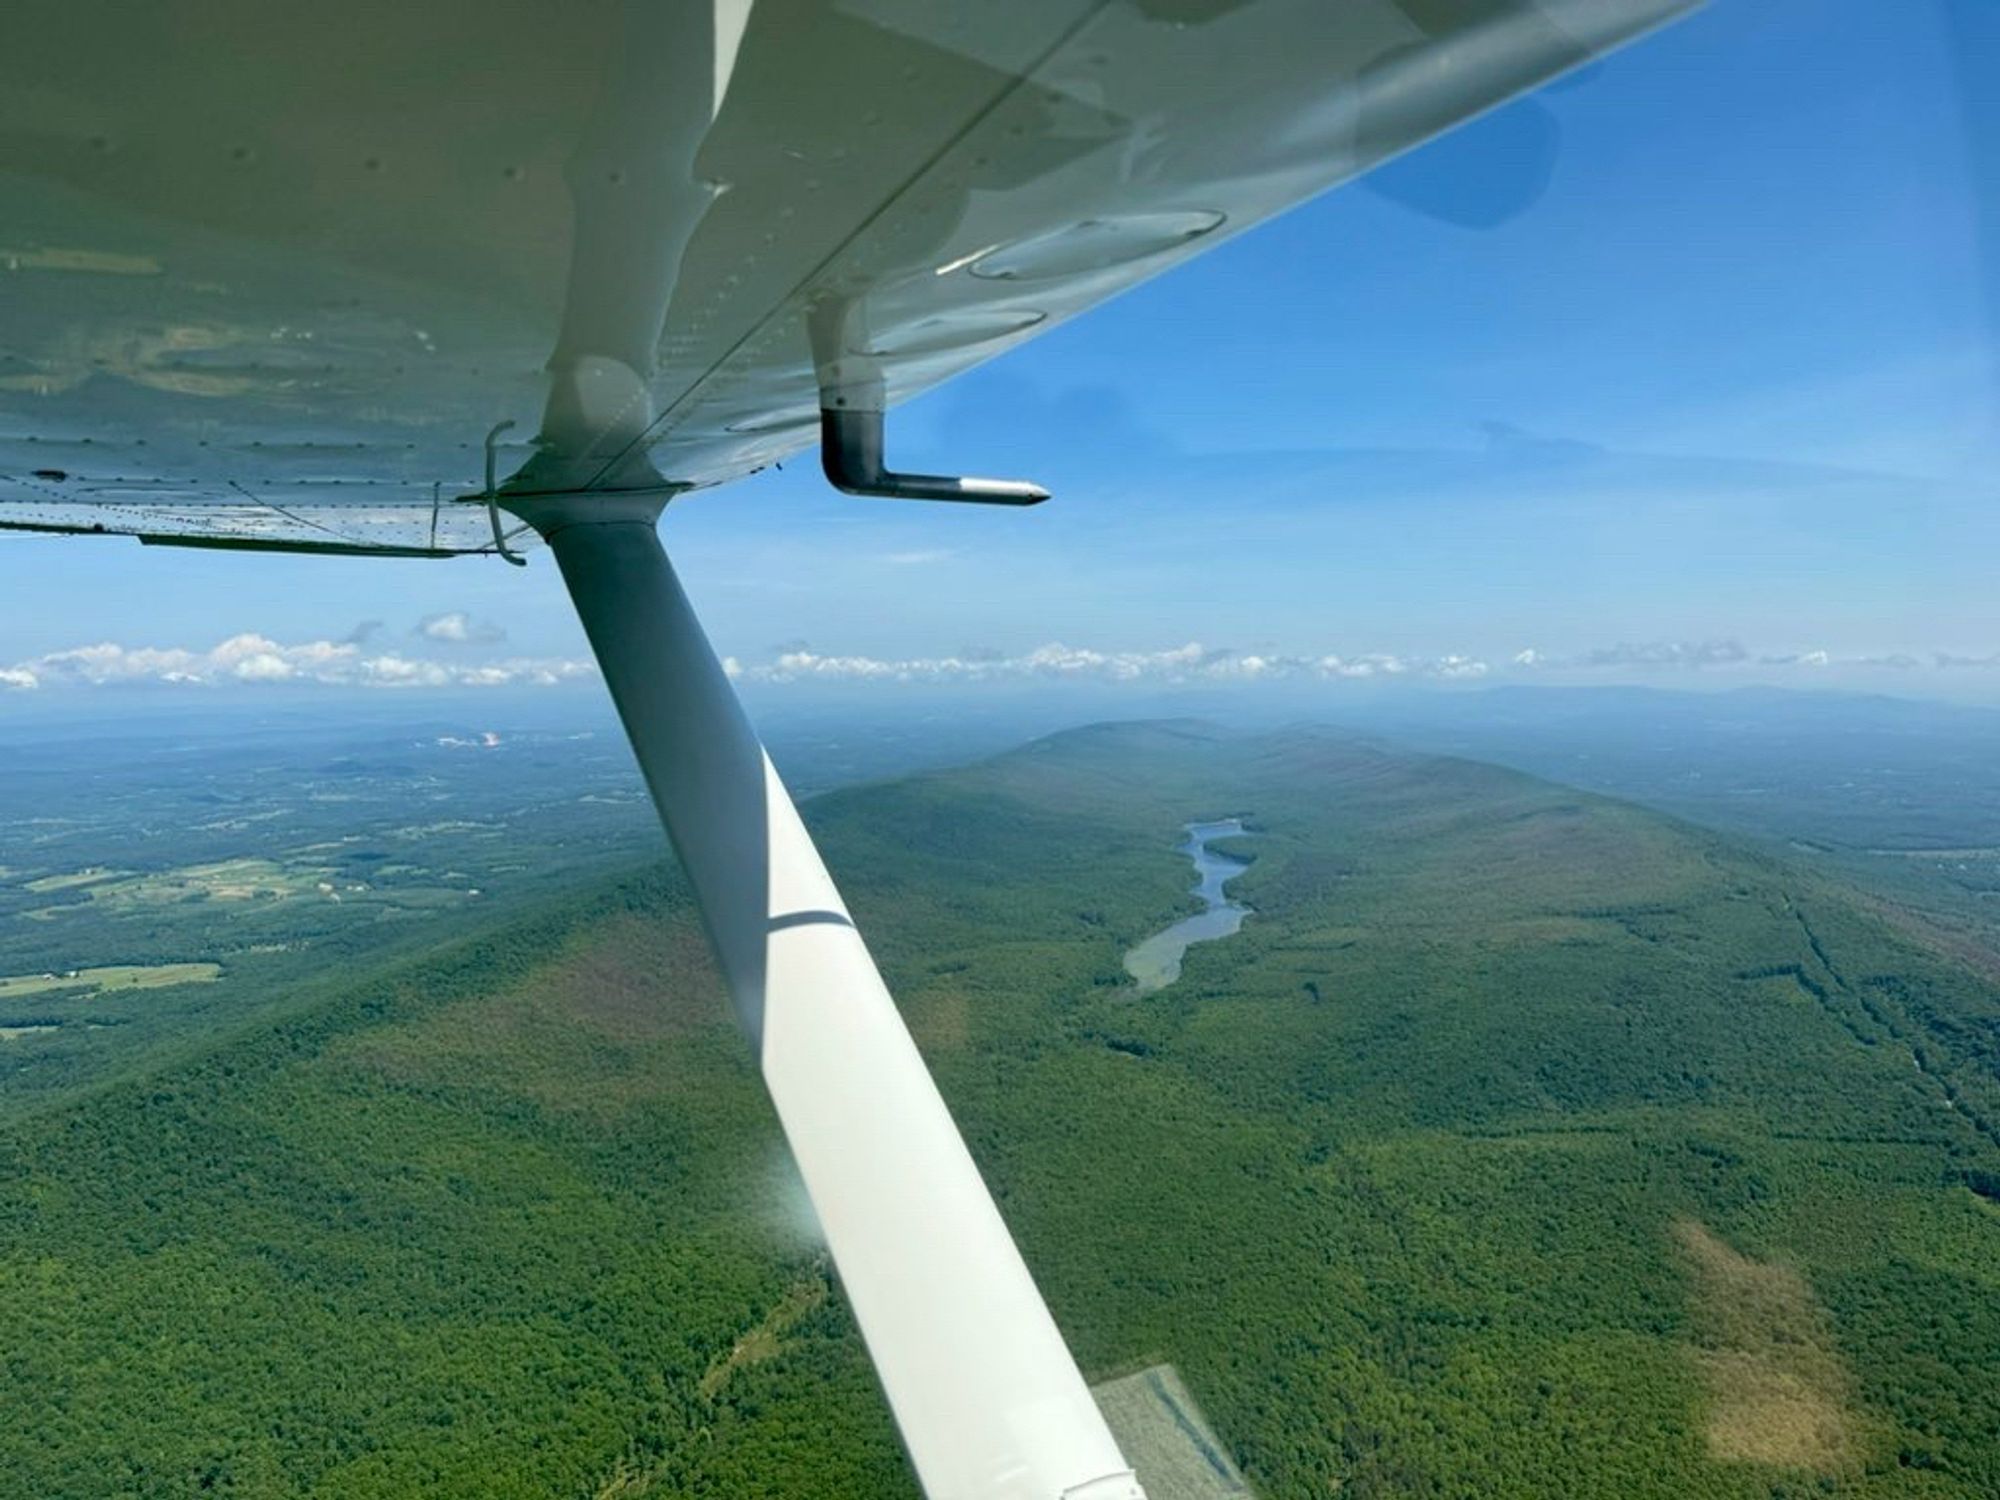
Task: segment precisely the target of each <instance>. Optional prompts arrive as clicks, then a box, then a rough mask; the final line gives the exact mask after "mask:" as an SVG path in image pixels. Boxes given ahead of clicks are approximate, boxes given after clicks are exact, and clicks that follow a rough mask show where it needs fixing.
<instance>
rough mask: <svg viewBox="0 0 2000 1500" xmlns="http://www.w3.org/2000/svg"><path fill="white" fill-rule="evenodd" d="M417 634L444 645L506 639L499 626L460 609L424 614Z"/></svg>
mask: <svg viewBox="0 0 2000 1500" xmlns="http://www.w3.org/2000/svg"><path fill="white" fill-rule="evenodd" d="M417 634H418V635H420V636H422V637H423V638H424V639H425V640H427V641H437V642H439V643H440V644H443V645H446V646H491V645H495V644H497V643H499V642H501V641H504V640H506V639H507V632H506V630H505V629H503V628H502V627H501V626H498V625H495V624H492V623H491V622H489V621H485V620H475V619H473V618H472V616H470V615H468V614H467V613H466V612H465V611H464V610H462V609H454V610H451V611H450V612H448V613H446V614H441V615H425V616H424V618H423V620H422V622H421V623H420V624H419V625H418V626H417Z"/></svg>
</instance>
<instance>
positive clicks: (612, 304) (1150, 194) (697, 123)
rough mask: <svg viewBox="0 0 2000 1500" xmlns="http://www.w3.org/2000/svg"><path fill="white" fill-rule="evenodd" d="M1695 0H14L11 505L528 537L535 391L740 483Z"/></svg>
mask: <svg viewBox="0 0 2000 1500" xmlns="http://www.w3.org/2000/svg"><path fill="white" fill-rule="evenodd" d="M1690 3H1691V0H1337V3H1335V0H1008V3H1007V4H1005V5H966V4H956V5H946V4H939V3H937V0H757V3H755V4H751V3H750V0H723V3H721V4H720V5H718V6H716V7H715V12H716V15H717V16H718V17H719V20H718V22H717V24H716V25H715V27H714V37H713V38H712V39H708V40H706V41H704V42H703V43H702V45H699V46H690V45H689V44H688V32H687V21H686V13H687V12H688V10H689V7H687V6H686V5H685V4H676V3H672V0H668V3H661V4H655V5H645V4H639V3H632V4H627V3H623V0H570V3H566V4H564V5H562V6H561V7H560V9H559V10H558V9H557V8H556V7H553V6H552V5H550V4H547V3H545V0H495V3H472V0H434V3H431V4H423V5H413V4H406V3H400V0H360V3H356V4H352V5H346V6H317V5H315V6H308V5H305V4H302V3H298V0H277V3H271V0H210V3H207V4H203V5H200V6H194V5H184V4H164V5H162V4H151V5H145V4H137V3H132V0H16V4H15V5H14V6H13V7H12V11H11V16H10V20H11V24H10V27H9V34H10V44H9V46H8V47H7V48H6V49H5V51H4V52H0V202H4V204H5V209H6V212H5V216H4V218H0V270H4V274H0V525H4V526H13V527H22V528H32V529H45V530H57V531H64V530H68V531H84V532H98V531H102V532H107V533H116V534H127V535H139V536H144V537H149V538H152V539H156V540H168V539H173V538H182V537H187V538H196V539H211V540H216V541H220V542H222V543H224V544H230V545H238V546H257V545H266V544H269V545H277V546H283V547H287V548H293V549H301V550H327V551H371V550H384V551H397V552H402V553H412V554H419V555H426V554H432V555H448V554H454V553H462V552H479V551H492V550H494V543H493V537H492V530H491V527H490V525H489V522H488V517H487V515H486V513H485V507H484V505H483V504H482V503H481V500H482V496H483V493H484V489H485V485H484V475H483V468H484V446H485V438H486V434H487V433H488V432H489V431H491V430H492V429H493V428H494V427H495V426H496V425H498V424H500V423H502V422H509V421H511V422H512V423H513V424H514V426H513V428H512V429H511V430H510V435H509V436H508V438H507V439H506V440H505V441H503V442H502V443H501V444H500V445H499V454H498V459H499V467H500V471H501V473H502V475H503V476H504V482H511V483H513V484H514V486H515V487H516V488H520V487H522V485H523V484H524V483H525V484H527V485H528V486H529V487H533V488H561V489H565V490H586V489H619V488H632V487H652V486H655V485H658V484H660V483H663V482H664V483H666V484H668V485H671V486H672V487H673V488H674V489H676V490H682V489H698V488H705V487H709V486H714V485H718V484H722V483H725V482H727V481H729V480H731V479H734V478H737V477H740V476H742V475H745V474H748V473H751V472H754V471H755V470H757V469H759V468H762V467H763V466H765V465H767V464H771V463H774V462H776V461H779V460H781V459H784V458H786V457H788V456H789V455H791V454H793V453H795V452H797V451H798V450H800V449H802V448H805V447H808V446H810V445H812V444H813V443H815V442H816V441H817V440H818V437H819V420H820V415H819V414H820V411H821V409H822V407H823V406H831V405H834V404H836V403H840V404H851V405H853V406H855V407H860V408H870V407H874V408H879V407H883V406H893V405H894V404H895V403H896V402H898V401H901V400H903V399H905V398H907V397H909V396H913V395H915V394H917V393H919V392H921V391H923V390H926V389H928V388H930V387H931V386H933V385H935V384H937V383H938V382H940V381H942V380H945V379H948V378H949V377H950V376H952V375H954V374H957V373H958V372H960V371H962V370H965V369H968V368H970V367H971V366H973V365H975V364H978V363H980V362H981V361H984V360H986V359H989V358H992V357H993V356H994V355H996V354H999V353H1001V352H1003V351H1005V350H1006V349H1009V348H1011V347H1013V346H1014V345H1016V344H1019V343H1021V342H1022V341H1024V340H1026V339H1029V338H1033V337H1035V336H1036V335H1038V334H1040V333H1043V332H1046V331H1047V330H1049V329H1051V328H1054V327H1056V326H1058V325H1059V324H1061V323H1063V322H1064V321H1066V320H1067V319H1069V318H1070V317H1072V316H1074V315H1075V314H1076V313H1078V312H1080V311H1082V310H1083V309H1085V308H1088V307H1090V306H1092V305H1094V304H1096V303H1098V302H1100V301H1103V300H1104V299H1106V298H1108V297H1110V296H1113V295H1115V294H1116V293H1117V292H1120V291H1122V290H1124V289H1125V288H1126V287H1129V286H1132V285H1134V284H1136V283H1137V282H1139V281H1142V280H1144V279H1145V278H1147V277H1149V276H1152V275H1155V274H1157V273H1159V272H1161V271H1164V270H1166V269H1168V268H1169V267H1171V266H1174V265H1176V264H1179V263H1180V262H1182V261H1184V260H1186V259H1188V258H1189V257H1191V256H1193V255H1197V254H1200V253H1201V252H1203V251H1205V250H1208V249H1211V248H1213V247H1215V246H1217V245H1220V244H1222V243H1224V242H1225V241H1227V240H1228V239H1230V238H1231V237H1233V236H1235V235H1237V234H1240V233H1242V232H1243V231H1244V230H1245V229H1247V228H1249V227H1250V226H1252V225H1254V224H1256V223H1258V222H1260V221H1261V220H1263V219H1266V218H1268V217H1270V216H1271V215H1273V214H1275V213H1278V212H1280V211H1282V210H1283V209H1285V208H1287V207H1289V206H1291V205H1293V204H1296V203H1298V202H1300V201H1302V200H1304V199H1306V198H1309V197H1311V196H1313V195H1314V194H1316V193H1318V192H1321V191H1323V190H1325V189H1327V188H1330V187H1333V186H1335V185H1337V184H1339V183H1341V182H1343V181H1345V180H1347V179H1349V178H1351V177H1353V176H1355V175H1356V174H1358V173H1360V172H1363V171H1365V170H1366V169H1367V168H1369V167H1370V166H1373V165H1375V164H1376V163H1378V162H1381V161H1383V160H1385V159H1387V158H1389V157H1391V156H1394V155H1396V154H1397V153H1399V152H1401V151H1404V150H1406V149H1408V148H1409V147H1411V146H1413V145H1416V144H1418V143H1420V142H1421V141H1423V140H1425V139H1427V138H1428V137H1430V136H1432V135H1434V134H1436V133H1437V132H1439V131H1441V130H1443V129H1446V128H1447V127H1449V126H1451V125H1453V124H1455V123H1457V122H1459V121H1462V120H1465V119H1467V118H1469V117H1470V116H1472V115H1475V114H1477V113H1479V112H1480V111H1482V110H1485V109H1488V108H1490V107H1492V106H1494V105H1496V104H1498V103H1500V102H1502V101H1504V100H1506V99H1508V98H1509V97H1511V96H1513V95H1515V94H1517V93H1519V92H1521V91H1522V90H1524V89H1529V88H1532V87H1534V86H1535V85H1537V84H1539V83H1542V82H1544V81H1545V80H1547V79H1549V78H1550V77H1552V76H1554V75H1556V74H1558V73H1561V72H1562V71H1564V70H1565V69H1568V68H1570V67H1572V66H1574V65H1576V64H1578V63H1581V62H1584V61H1586V60H1588V59H1590V58H1593V57H1595V56H1597V55H1599V54H1601V53H1603V52H1604V51H1606V50H1608V49H1609V48H1612V47H1615V46H1617V45H1619V44H1620V43H1622V42H1625V41H1627V40H1629V39H1630V38H1632V37H1634V36H1636V35H1638V34H1639V33H1641V32H1644V31H1645V30H1647V29H1649V28H1651V27H1653V26H1655V25H1657V24H1659V23H1661V22H1662V21H1664V20H1667V19H1669V18H1671V17H1673V16H1675V15H1677V14H1679V13H1681V12H1682V11H1684V10H1686V9H1688V8H1690ZM693 9H694V10H695V11H698V12H700V13H702V15H703V16H704V17H705V16H706V15H707V12H708V9H709V7H708V6H705V5H698V6H695V7H693ZM558 449H561V450H562V451H560V452H558V451H556V450H558ZM524 470H526V471H527V473H526V474H524V473H523V471H524ZM531 540H532V538H526V537H524V538H522V544H524V545H525V544H526V543H527V542H529V541H531Z"/></svg>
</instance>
